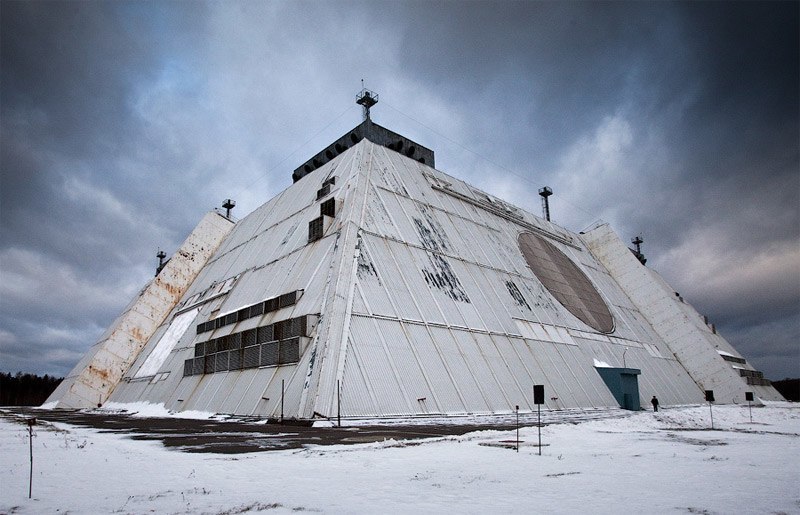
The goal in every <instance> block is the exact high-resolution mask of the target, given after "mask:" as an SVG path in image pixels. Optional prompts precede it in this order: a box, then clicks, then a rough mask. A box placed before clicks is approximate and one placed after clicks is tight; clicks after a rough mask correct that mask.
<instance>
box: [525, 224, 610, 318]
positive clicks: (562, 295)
mask: <svg viewBox="0 0 800 515" xmlns="http://www.w3.org/2000/svg"><path fill="white" fill-rule="evenodd" d="M517 243H518V244H519V248H520V250H521V251H522V255H523V256H525V261H526V262H527V263H528V266H529V267H530V268H531V270H532V271H533V273H534V274H535V275H536V277H537V278H538V279H539V280H540V281H541V282H542V284H543V285H544V287H545V288H547V291H549V292H550V294H552V295H553V297H555V298H556V300H558V302H560V303H561V305H562V306H564V307H565V308H567V311H569V312H570V313H572V314H573V315H575V316H576V317H578V318H579V319H580V320H581V321H582V322H584V323H585V324H586V325H588V326H589V327H591V328H593V329H595V330H597V331H599V332H601V333H610V332H612V331H613V330H614V319H613V318H612V316H611V312H610V311H609V310H608V306H607V305H606V303H605V302H604V301H603V298H602V297H601V296H600V293H599V292H598V291H597V289H596V288H595V287H594V285H592V283H591V281H589V278H588V277H586V274H584V273H583V272H581V270H580V269H579V268H578V267H577V266H576V265H575V263H573V262H572V260H571V259H570V258H568V257H567V255H566V254H564V253H563V252H561V251H560V250H558V249H557V248H556V247H555V245H553V244H552V243H550V242H549V241H547V240H545V239H544V238H541V237H539V236H537V235H535V234H532V233H529V232H523V233H521V234H520V235H519V237H518V238H517Z"/></svg>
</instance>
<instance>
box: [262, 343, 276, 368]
mask: <svg viewBox="0 0 800 515" xmlns="http://www.w3.org/2000/svg"><path fill="white" fill-rule="evenodd" d="M277 364H278V342H269V343H265V344H263V345H262V346H261V366H262V367H268V366H273V365H277Z"/></svg>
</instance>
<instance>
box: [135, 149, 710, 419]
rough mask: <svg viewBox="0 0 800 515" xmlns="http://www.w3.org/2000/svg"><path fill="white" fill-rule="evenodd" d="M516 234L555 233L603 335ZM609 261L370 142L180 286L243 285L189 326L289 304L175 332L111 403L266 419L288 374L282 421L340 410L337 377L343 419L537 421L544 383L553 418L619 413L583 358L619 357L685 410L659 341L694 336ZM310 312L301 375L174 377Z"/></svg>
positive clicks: (288, 369)
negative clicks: (329, 211)
mask: <svg viewBox="0 0 800 515" xmlns="http://www.w3.org/2000/svg"><path fill="white" fill-rule="evenodd" d="M331 175H335V176H336V177H337V180H336V183H335V185H334V186H333V187H332V188H331V192H330V194H329V195H326V196H324V197H323V198H322V199H321V200H325V199H328V198H335V199H336V202H337V208H336V209H337V212H336V216H335V218H334V220H333V224H331V225H330V228H329V229H327V232H326V233H325V234H324V235H323V238H322V239H320V240H317V241H315V242H313V243H311V244H309V243H308V239H307V238H308V235H307V226H308V222H309V221H310V220H311V219H313V218H316V217H318V216H319V209H320V208H319V206H320V201H318V199H317V190H318V189H319V188H320V187H321V185H322V183H323V182H324V181H325V179H327V178H328V177H329V176H331ZM367 179H368V180H367ZM434 188H449V189H450V191H451V193H447V192H446V191H443V190H441V189H434ZM480 206H483V207H480ZM503 213H505V214H503ZM501 214H502V216H501ZM515 217H516V219H517V220H519V221H518V222H515V221H514V219H515ZM525 224H528V225H525ZM522 231H537V232H536V233H537V234H541V231H545V232H549V233H551V235H552V237H551V238H550V239H548V241H550V242H551V243H552V244H553V245H554V246H555V247H556V248H557V249H559V250H560V251H561V252H563V253H564V254H565V255H566V256H568V257H569V259H570V260H571V261H572V262H573V263H575V264H576V266H577V267H578V268H580V270H581V271H582V272H583V273H584V274H586V276H587V277H588V278H589V280H590V282H591V283H592V284H593V285H594V287H595V288H596V289H597V290H598V292H599V293H600V295H601V297H602V298H603V299H604V300H605V302H606V303H607V304H608V306H609V309H610V311H611V313H612V315H613V317H614V321H615V330H614V332H613V333H611V334H610V335H608V336H606V335H602V334H599V333H597V332H596V331H594V330H593V329H591V328H590V327H588V326H587V325H586V324H584V323H583V322H581V321H580V320H578V319H577V318H576V317H575V316H574V315H572V314H571V313H570V312H568V311H567V310H566V309H565V308H564V307H563V306H562V305H561V304H560V303H558V302H557V301H555V300H554V298H553V296H552V294H551V293H550V292H549V291H547V290H546V289H545V288H544V286H543V285H542V283H541V282H540V281H539V280H538V278H537V277H536V276H535V275H534V274H533V272H532V271H531V270H530V268H528V266H527V263H526V261H525V258H524V257H523V256H522V253H521V252H520V250H519V248H518V245H517V237H518V235H519V234H520V232H522ZM565 241H569V242H571V243H569V244H567V243H564V242H565ZM345 254H346V255H345ZM606 261H607V259H606V257H605V256H600V257H596V256H595V255H593V254H592V253H591V252H589V250H588V248H587V244H586V243H585V242H584V240H582V239H581V238H579V237H578V236H577V235H572V234H570V233H568V232H567V231H565V230H563V229H561V228H559V227H557V226H555V225H554V224H551V223H548V222H546V221H544V220H541V219H539V218H538V217H535V216H534V215H532V214H530V213H526V212H524V211H521V210H518V209H515V208H513V207H511V206H508V205H506V204H505V203H503V202H502V201H500V200H499V199H494V198H492V197H490V196H487V195H484V194H483V193H481V192H479V191H477V190H475V189H473V188H472V187H470V186H469V185H467V184H465V183H463V182H461V181H459V180H457V179H454V178H453V177H450V176H448V175H446V174H443V173H441V172H438V171H436V170H433V169H430V168H428V167H427V166H424V165H422V164H420V163H417V162H415V161H412V160H408V159H406V158H404V157H403V156H400V155H399V154H397V153H396V152H393V151H391V150H388V149H386V148H383V147H380V146H376V145H373V144H372V143H370V142H369V141H366V140H365V141H362V142H361V143H359V144H358V145H355V146H354V147H352V148H351V149H349V150H348V151H346V152H345V153H343V154H341V155H340V156H339V157H337V158H336V159H334V160H333V161H331V162H329V163H327V164H326V165H324V166H323V167H321V168H320V169H318V170H317V171H315V172H314V173H313V174H310V175H309V176H307V177H305V178H304V179H302V180H301V181H298V182H297V183H296V184H294V185H293V186H292V187H290V188H289V189H287V190H286V191H284V192H283V193H281V194H280V195H278V196H277V197H276V198H274V199H272V200H270V201H269V202H267V203H266V204H265V205H264V206H262V207H260V208H258V209H257V210H256V211H254V212H253V213H251V214H250V215H248V216H247V217H245V218H244V219H243V220H242V221H240V222H239V223H238V224H237V226H236V227H235V228H234V230H233V231H232V233H231V235H230V236H229V237H228V238H227V239H226V241H225V242H223V245H222V246H221V247H220V250H219V251H218V252H217V254H215V256H214V257H213V258H212V260H211V261H210V263H209V265H208V266H207V267H206V268H205V269H204V270H203V271H202V272H201V273H200V274H199V276H198V279H197V280H196V281H195V284H193V285H192V288H191V289H190V292H189V293H191V294H194V293H197V292H201V291H204V290H205V289H206V288H208V287H209V286H210V285H211V284H212V283H213V282H214V281H222V280H224V279H227V278H230V277H233V276H235V275H237V274H241V276H240V279H239V281H238V282H236V283H235V284H234V286H233V288H232V289H231V291H230V292H229V293H227V294H226V295H224V296H223V297H221V298H220V299H218V300H216V301H215V302H213V303H208V304H204V305H202V306H201V310H200V315H199V316H198V321H200V322H202V321H204V320H206V319H208V318H210V317H212V316H214V315H212V313H216V312H214V309H219V313H224V312H226V311H230V310H236V309H239V308H241V307H243V306H246V305H251V304H253V303H255V302H258V301H261V300H263V299H264V298H268V297H272V296H276V295H280V294H283V293H286V292H288V291H294V290H304V293H303V295H302V297H301V298H300V299H299V301H298V302H297V304H295V305H293V306H290V307H287V308H284V309H282V310H279V311H276V312H272V313H268V314H265V315H263V316H261V317H258V318H253V319H247V320H245V321H243V322H238V323H237V324H234V325H232V326H230V327H229V326H225V327H223V328H221V329H217V330H215V331H211V332H206V333H203V334H202V335H198V336H197V337H195V336H194V335H193V334H190V336H191V338H182V339H181V342H179V344H178V345H177V348H176V349H175V350H174V351H173V353H172V354H171V355H170V357H169V358H168V360H167V361H166V362H165V364H164V366H163V367H162V370H164V371H169V372H170V375H169V376H168V377H166V378H165V379H164V380H161V381H156V382H155V383H153V384H150V383H146V384H136V385H135V384H134V383H131V384H130V385H128V386H126V387H125V389H126V390H127V391H126V392H121V393H120V398H125V399H131V398H143V399H154V398H162V399H168V400H167V402H168V404H170V403H171V404H172V405H178V404H182V406H178V407H179V408H180V409H187V408H193V409H206V410H211V411H221V412H230V413H241V414H258V415H264V416H277V415H279V410H280V382H281V379H283V380H284V381H285V382H286V397H285V399H284V409H285V415H286V416H296V415H298V414H299V413H300V410H304V411H303V413H304V414H305V416H311V415H312V414H313V413H315V412H316V413H318V414H319V415H322V416H335V411H336V406H337V401H336V398H335V395H336V393H335V392H336V390H335V389H336V386H335V384H330V383H331V381H333V382H334V383H335V380H336V379H340V380H341V381H342V384H341V386H342V392H341V393H342V414H343V415H344V416H387V415H407V414H424V413H453V414H455V413H468V412H469V413H481V412H504V411H505V412H508V411H510V410H512V409H513V407H514V406H515V405H520V407H524V408H527V409H534V408H535V406H533V404H532V386H533V384H544V385H545V388H546V397H547V399H546V406H547V407H549V408H551V409H557V408H565V407H582V406H583V407H597V406H616V401H615V399H614V398H613V396H612V395H611V393H610V392H609V391H608V388H607V387H606V386H605V384H604V382H603V381H602V379H601V378H600V376H599V374H597V371H596V370H595V368H594V360H595V359H596V360H599V361H605V362H607V363H609V364H610V365H611V366H621V364H622V363H621V361H622V353H623V352H625V353H626V354H625V360H626V364H627V365H628V366H633V367H636V368H640V369H641V370H642V375H641V376H640V377H639V384H640V393H641V397H642V398H645V399H648V398H649V396H650V395H652V394H656V395H658V396H659V399H661V400H662V403H663V404H671V403H678V402H686V401H693V400H695V399H696V398H697V396H698V395H700V390H699V388H698V387H697V385H695V383H694V382H693V381H692V380H691V378H690V377H689V376H688V375H687V374H686V373H685V371H684V370H683V369H682V367H681V365H680V364H679V363H678V362H677V361H675V360H674V359H673V355H672V353H671V352H670V351H669V349H668V347H667V345H666V344H665V343H664V337H663V335H666V337H668V338H671V339H674V340H680V339H682V338H684V339H685V338H688V337H689V336H690V334H691V331H687V330H686V328H685V327H675V325H677V326H680V325H681V324H672V325H670V323H669V321H667V322H664V326H663V327H662V326H659V327H654V326H653V325H652V324H651V321H649V320H648V318H647V317H646V316H644V315H643V314H642V312H641V311H640V309H639V308H638V307H637V305H635V304H634V303H633V302H632V300H631V298H630V297H629V295H628V293H627V292H626V291H625V290H624V289H623V288H621V287H620V285H619V284H618V283H617V281H616V279H615V278H614V277H613V276H612V274H611V273H610V272H609V269H608V268H607V264H605V263H606ZM655 302H658V299H655ZM308 313H321V315H322V323H321V324H320V325H319V326H318V327H317V329H316V331H317V333H316V336H315V339H314V340H313V343H312V344H310V345H308V346H307V347H305V351H304V353H303V355H302V356H301V360H300V363H298V364H297V365H292V366H281V367H266V368H259V369H250V370H240V371H232V372H220V373H217V374H210V375H205V376H190V377H182V373H181V371H182V367H183V360H184V359H188V358H190V357H192V356H193V344H194V343H195V342H196V341H205V340H207V339H208V338H211V337H217V336H219V335H222V334H226V333H227V332H231V331H234V330H237V331H238V330H243V329H245V328H246V327H251V326H252V327H255V326H256V325H262V324H267V323H271V322H274V321H276V320H281V319H284V318H287V317H294V316H298V315H301V314H308ZM687 313H688V312H687ZM684 316H689V315H688V314H687V315H684ZM333 322H335V323H333ZM347 323H349V327H348V326H347V325H343V324H347ZM164 329H166V327H164V328H163V329H161V328H160V329H159V331H158V332H157V334H161V333H163V330H164ZM187 333H193V331H192V330H190V331H187ZM660 335H662V336H660ZM342 338H344V342H343V343H342V342H341V341H340V340H341V339H342ZM154 339H155V338H154ZM156 341H157V340H156ZM340 343H342V345H340ZM645 344H647V345H645ZM648 345H652V346H651V347H648ZM626 349H627V351H626ZM317 353H319V354H318V355H317ZM659 354H660V355H661V356H663V357H659ZM312 356H313V358H312ZM143 357H144V355H143ZM339 367H342V368H339ZM553 397H557V399H556V400H554V399H552V398H553ZM177 399H183V403H178V402H177Z"/></svg>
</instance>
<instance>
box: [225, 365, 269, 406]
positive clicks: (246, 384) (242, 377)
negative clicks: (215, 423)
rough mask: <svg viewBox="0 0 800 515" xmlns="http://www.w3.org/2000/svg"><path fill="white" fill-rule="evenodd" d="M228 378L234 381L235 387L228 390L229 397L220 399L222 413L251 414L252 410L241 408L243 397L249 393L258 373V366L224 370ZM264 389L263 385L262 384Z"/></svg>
mask: <svg viewBox="0 0 800 515" xmlns="http://www.w3.org/2000/svg"><path fill="white" fill-rule="evenodd" d="M224 373H225V374H226V375H227V376H228V379H227V381H230V382H232V383H233V388H231V389H230V390H229V391H228V394H227V397H226V398H225V399H222V400H220V401H219V408H218V411H219V412H220V413H235V414H238V415H249V414H250V411H249V410H247V411H243V410H242V408H241V404H242V399H243V398H244V397H245V396H246V395H247V391H248V389H249V388H250V386H251V384H252V383H253V379H254V378H255V377H256V376H257V374H258V369H257V368H249V369H244V370H232V371H230V372H224ZM262 389H263V385H262Z"/></svg>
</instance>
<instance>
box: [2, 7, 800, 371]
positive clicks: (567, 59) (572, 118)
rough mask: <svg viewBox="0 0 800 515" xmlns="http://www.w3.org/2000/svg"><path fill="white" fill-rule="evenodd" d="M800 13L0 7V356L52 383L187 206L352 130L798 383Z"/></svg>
mask: <svg viewBox="0 0 800 515" xmlns="http://www.w3.org/2000/svg"><path fill="white" fill-rule="evenodd" d="M798 5H799V4H798V3H796V2H781V3H766V2H759V3H727V2H714V3H699V2H698V3H663V2H659V3H638V2H637V3H621V2H615V3H611V4H604V3H598V2H592V3H566V2H558V3H543V2H542V3H539V2H521V3H512V2H438V3H437V2H429V1H425V2H388V1H384V2H377V1H376V2H365V3H360V2H319V3H317V2H256V1H252V2H250V1H248V2H212V3H201V2H194V1H193V2H158V1H150V2H123V1H117V2H92V1H82V2H57V3H47V2H27V1H26V2H14V1H9V0H3V1H2V3H0V23H2V27H0V33H1V34H0V37H2V46H1V47H0V52H1V53H2V62H1V66H2V69H1V70H0V77H1V79H0V80H1V81H2V82H0V88H1V89H0V130H1V131H2V132H0V144H1V146H2V152H1V153H0V168H1V172H2V175H1V176H0V180H1V181H2V182H0V195H1V198H0V370H1V371H5V372H16V371H25V372H34V373H42V374H43V373H49V374H54V375H63V374H65V373H67V372H68V371H69V370H70V369H71V368H72V367H73V366H74V365H75V363H76V362H77V360H78V359H79V358H80V356H81V355H82V354H83V353H84V352H85V351H86V350H87V349H88V348H89V347H90V346H91V345H92V344H93V343H95V341H96V340H97V339H98V337H99V336H100V334H101V333H102V331H103V330H104V329H105V328H106V327H107V326H108V325H109V324H110V323H111V322H112V321H113V319H114V318H115V317H116V316H117V315H118V314H119V313H120V312H121V310H122V309H123V308H124V306H125V305H126V304H127V302H128V301H129V300H130V299H131V298H132V297H133V295H135V294H136V292H137V291H138V290H139V289H140V288H141V287H142V286H143V285H144V284H145V282H146V281H147V280H148V279H150V278H151V277H152V275H153V273H154V269H155V266H156V263H157V260H156V257H155V255H156V252H157V250H158V249H164V250H165V251H166V252H167V253H172V252H174V251H175V250H176V248H177V247H178V245H180V243H181V242H182V241H183V239H184V238H185V237H186V236H187V235H188V233H189V232H190V231H191V229H192V228H193V227H194V226H195V224H196V223H197V222H198V221H199V219H200V218H201V217H202V216H203V214H204V213H205V212H207V211H208V210H210V209H212V208H213V207H216V206H220V205H221V203H222V201H223V199H225V198H227V197H231V198H234V199H235V200H236V201H237V207H236V209H235V210H234V214H235V215H237V216H239V217H242V216H244V215H246V214H247V213H249V212H250V211H252V210H253V209H255V208H256V207H257V206H259V205H260V204H262V203H263V202H265V201H266V200H268V199H270V198H271V197H273V196H274V195H275V194H277V193H278V192H280V191H281V190H283V189H285V188H286V187H288V186H289V185H290V184H291V173H292V170H294V168H295V167H297V166H299V165H300V164H301V163H302V162H303V161H305V160H306V159H308V158H309V157H311V156H312V155H313V154H315V153H316V152H317V151H319V150H321V149H322V148H324V146H326V145H327V144H328V143H330V142H332V141H333V140H334V139H336V138H337V137H338V136H340V135H341V134H344V133H345V132H346V131H347V130H348V129H350V128H352V127H353V126H355V125H356V124H358V123H359V122H360V120H361V114H360V111H359V107H358V106H356V105H355V103H354V98H355V94H356V93H357V92H358V90H359V89H360V88H361V79H362V78H363V79H365V80H366V85H367V87H369V88H370V89H372V90H374V91H376V92H378V94H379V95H380V103H379V104H378V105H377V106H376V107H375V108H373V119H374V120H375V121H376V122H378V123H380V124H382V125H384V126H385V127H388V128H390V129H392V130H394V131H396V132H399V133H401V134H404V135H406V136H408V137H409V138H411V139H413V140H415V141H418V142H419V143H421V144H423V145H425V146H427V147H429V148H431V149H433V150H434V151H435V152H436V163H437V167H438V168H439V169H440V170H442V171H444V172H447V173H449V174H451V175H453V176H455V177H457V178H460V179H463V180H466V181H468V182H470V183H472V184H474V185H475V186H477V187H479V188H481V189H484V190H487V191H489V192H491V193H493V194H495V195H497V196H499V197H501V198H504V199H506V200H508V201H510V202H512V203H514V204H516V205H519V206H522V207H524V208H526V209H528V210H529V211H532V212H534V213H537V214H539V213H540V212H541V209H540V203H539V200H540V199H539V197H538V195H537V191H538V189H539V188H540V187H541V186H544V185H547V186H550V187H551V188H552V189H553V191H554V195H553V196H552V197H551V213H552V218H553V220H554V221H555V222H557V223H560V224H562V225H564V226H566V227H567V228H569V229H572V230H575V231H579V230H582V229H584V228H587V227H589V226H591V225H592V224H594V223H595V222H597V221H599V220H603V221H606V222H609V223H610V224H611V225H612V226H613V228H614V229H615V230H616V231H617V232H618V233H619V234H620V236H621V237H623V239H625V240H626V241H629V239H630V238H631V237H633V236H635V235H637V234H641V235H642V236H643V237H644V240H645V244H644V247H643V250H644V252H645V254H646V255H647V257H648V258H649V261H648V266H652V268H654V269H656V270H657V271H659V272H660V273H661V274H662V275H663V276H664V277H665V278H666V280H667V281H668V282H669V283H670V284H671V285H672V286H673V287H674V288H675V289H676V290H677V291H679V292H680V293H681V295H683V297H684V298H685V299H686V300H687V301H689V302H690V303H692V304H693V305H694V306H695V307H696V308H697V309H698V311H700V312H701V313H703V314H707V315H708V316H709V318H710V319H711V321H712V322H714V323H716V325H717V328H718V329H719V331H720V332H721V333H722V334H723V336H725V337H726V338H727V339H728V340H729V341H730V342H731V343H732V344H733V345H734V346H735V347H736V348H737V349H738V350H739V351H740V352H742V353H743V354H744V356H745V357H746V358H747V359H748V361H749V362H750V363H751V364H753V365H754V366H755V367H756V368H758V369H759V370H762V371H763V372H764V373H765V375H766V377H769V378H771V379H781V378H783V377H787V376H789V377H800V157H799V155H800V149H799V146H800V143H799V142H800V130H799V129H798V118H799V117H800V104H799V103H798V91H800V84H799V83H798V81H799V79H798V77H800V70H798V62H799V61H800V59H799V58H798V46H799V43H798V42H799V41H800V38H799V37H798V26H799V22H798Z"/></svg>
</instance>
